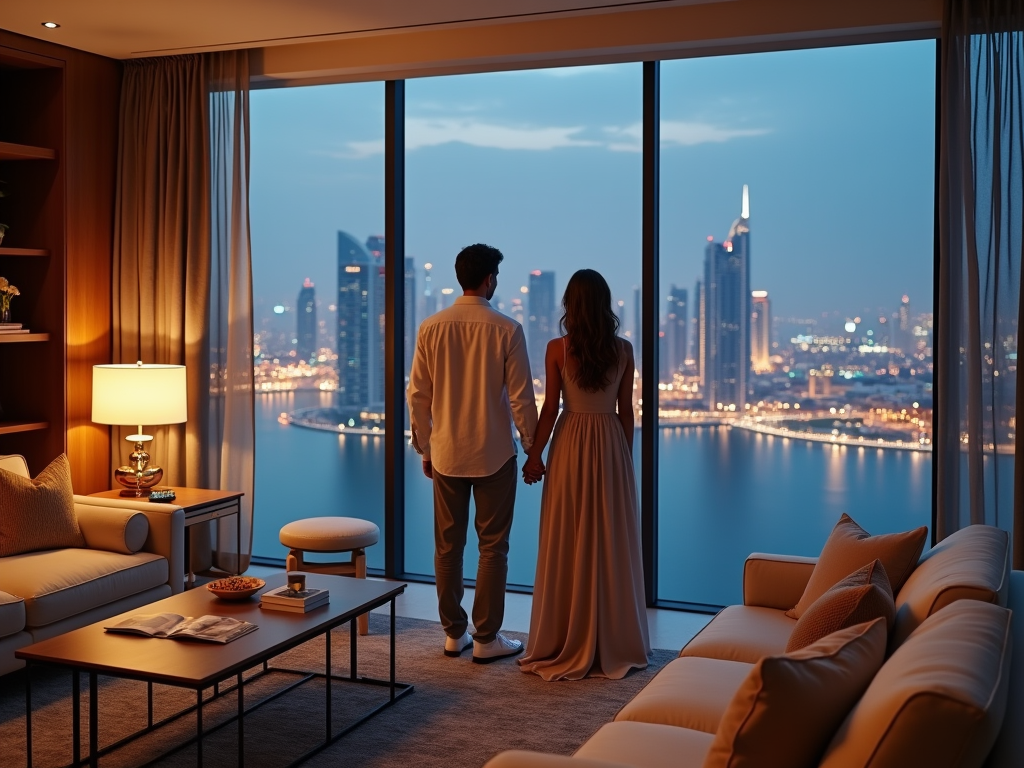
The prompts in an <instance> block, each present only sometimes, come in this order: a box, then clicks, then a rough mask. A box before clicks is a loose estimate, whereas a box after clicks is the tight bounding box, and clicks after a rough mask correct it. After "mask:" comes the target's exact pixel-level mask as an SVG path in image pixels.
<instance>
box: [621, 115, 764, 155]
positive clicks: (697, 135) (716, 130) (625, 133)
mask: <svg viewBox="0 0 1024 768" xmlns="http://www.w3.org/2000/svg"><path fill="white" fill-rule="evenodd" d="M605 133H606V134H607V135H608V136H609V137H610V139H611V140H610V141H609V142H608V145H607V146H608V149H610V150H612V151H613V152H640V151H642V149H643V123H633V124H632V125H627V126H626V127H625V128H618V127H614V126H613V127H610V128H605ZM766 133H770V131H769V130H768V129H767V128H724V127H722V126H719V125H712V124H711V123H696V122H687V121H681V120H662V121H661V144H662V146H666V145H676V146H680V147H692V146H696V145H698V144H721V143H722V142H725V141H729V140H731V139H739V138H745V137H748V136H764V135H765V134H766Z"/></svg>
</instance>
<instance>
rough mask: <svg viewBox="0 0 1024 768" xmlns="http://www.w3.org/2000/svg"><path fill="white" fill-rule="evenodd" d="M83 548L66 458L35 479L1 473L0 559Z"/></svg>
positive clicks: (4, 471)
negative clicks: (48, 550) (39, 552)
mask: <svg viewBox="0 0 1024 768" xmlns="http://www.w3.org/2000/svg"><path fill="white" fill-rule="evenodd" d="M83 546H85V538H84V537H83V536H82V532H81V531H80V530H79V528H78V521H77V519H76V518H75V498H74V491H73V490H72V488H71V463H70V462H69V461H68V457H67V456H65V455H64V454H61V455H60V456H58V457H57V458H56V459H54V460H53V461H52V462H50V464H49V466H48V467H46V469H44V470H43V471H42V472H40V473H39V475H38V476H37V477H36V478H35V479H34V480H30V479H28V478H26V477H22V476H21V475H19V474H17V473H14V472H8V471H6V470H0V557H9V556H10V555H17V554H20V553H22V552H34V551H38V550H43V549H62V548H65V547H83Z"/></svg>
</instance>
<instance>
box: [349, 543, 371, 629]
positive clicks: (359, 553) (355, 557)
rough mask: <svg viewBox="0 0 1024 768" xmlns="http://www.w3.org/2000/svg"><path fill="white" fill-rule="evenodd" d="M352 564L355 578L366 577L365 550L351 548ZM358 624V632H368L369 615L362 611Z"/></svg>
mask: <svg viewBox="0 0 1024 768" xmlns="http://www.w3.org/2000/svg"><path fill="white" fill-rule="evenodd" d="M352 565H354V566H355V571H356V573H355V577H356V578H357V579H365V578H366V550H365V549H355V550H352ZM357 623H358V625H359V634H360V635H368V634H370V615H369V614H367V613H364V614H363V615H362V616H360V617H359V618H358V620H357Z"/></svg>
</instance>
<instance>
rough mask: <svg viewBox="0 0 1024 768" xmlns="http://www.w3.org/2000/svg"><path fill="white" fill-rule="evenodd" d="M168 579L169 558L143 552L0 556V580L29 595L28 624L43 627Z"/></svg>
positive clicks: (86, 551)
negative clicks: (127, 553)
mask: <svg viewBox="0 0 1024 768" xmlns="http://www.w3.org/2000/svg"><path fill="white" fill-rule="evenodd" d="M166 582H167V561H166V560H165V559H164V558H162V557H160V556H159V555H153V554H150V553H148V552H140V553H139V554H135V555H124V554H120V553H117V552H104V551H102V550H96V549H57V550H50V551H48V552H33V553H31V554H25V555H14V556H13V557H4V558H0V584H3V585H4V588H5V589H6V590H9V591H10V592H11V593H13V594H15V595H18V596H20V597H23V598H25V616H26V622H25V623H26V625H27V626H28V627H42V626H45V625H47V624H51V623H53V622H55V621H60V620H61V619H64V618H67V617H68V616H76V615H78V614H80V613H83V612H84V611H87V610H90V609H91V608H96V607H98V606H101V605H106V604H107V603H112V602H114V601H115V600H120V599H121V598H123V597H128V596H129V595H134V594H136V593H138V592H144V591H145V590H147V589H151V588H153V587H157V586H159V585H161V584H165V583H166Z"/></svg>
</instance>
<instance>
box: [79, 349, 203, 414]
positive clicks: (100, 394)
mask: <svg viewBox="0 0 1024 768" xmlns="http://www.w3.org/2000/svg"><path fill="white" fill-rule="evenodd" d="M92 420H93V421H94V422H96V423H97V424H120V425H125V426H129V425H143V424H154V425H159V424H181V423H182V422H185V421H187V420H188V399H187V388H186V385H185V366H183V365H143V364H142V363H138V364H136V365H94V366H93V367H92Z"/></svg>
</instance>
